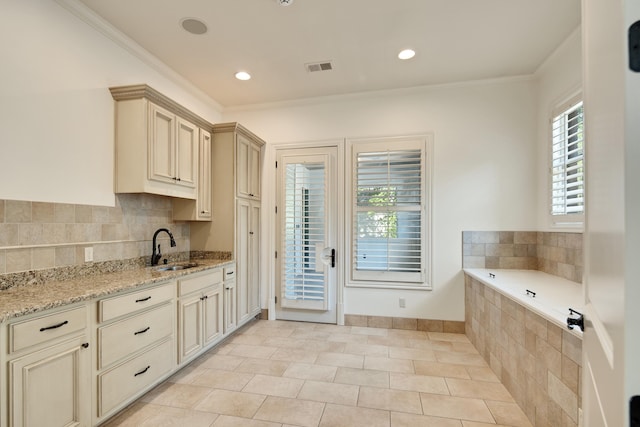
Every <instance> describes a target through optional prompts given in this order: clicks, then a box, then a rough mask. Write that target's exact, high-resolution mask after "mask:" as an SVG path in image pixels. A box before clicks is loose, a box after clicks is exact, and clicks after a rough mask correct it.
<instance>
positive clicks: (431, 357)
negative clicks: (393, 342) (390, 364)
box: [389, 347, 436, 362]
mask: <svg viewBox="0 0 640 427" xmlns="http://www.w3.org/2000/svg"><path fill="white" fill-rule="evenodd" d="M389 357H390V358H391V359H408V360H426V361H429V362H435V361H436V354H435V352H434V351H433V350H424V349H419V348H407V347H389Z"/></svg>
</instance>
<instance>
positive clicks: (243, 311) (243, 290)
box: [235, 199, 252, 325]
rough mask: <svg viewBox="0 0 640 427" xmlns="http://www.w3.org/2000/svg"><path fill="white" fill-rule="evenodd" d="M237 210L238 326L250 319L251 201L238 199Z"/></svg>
mask: <svg viewBox="0 0 640 427" xmlns="http://www.w3.org/2000/svg"><path fill="white" fill-rule="evenodd" d="M237 206H238V207H237V210H236V254H235V255H236V266H237V267H236V275H237V276H236V280H237V282H236V287H237V298H238V302H237V305H238V324H239V325H241V324H243V323H244V322H245V321H247V320H248V319H249V317H250V314H251V312H250V309H249V280H250V279H249V276H250V274H251V268H250V261H249V259H250V255H251V251H250V249H251V247H250V243H251V236H252V234H251V233H252V231H251V201H250V200H244V199H238V202H237Z"/></svg>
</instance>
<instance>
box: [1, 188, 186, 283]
mask: <svg viewBox="0 0 640 427" xmlns="http://www.w3.org/2000/svg"><path fill="white" fill-rule="evenodd" d="M172 215H173V213H172V202H171V199H170V198H168V197H163V196H155V195H149V194H118V195H116V205H115V206H114V207H107V206H90V205H74V204H66V203H45V202H30V201H17V200H0V274H7V273H18V272H23V271H30V270H44V269H49V268H54V267H68V266H78V265H83V264H86V263H85V262H84V259H85V248H87V247H92V248H93V260H94V262H104V261H115V260H123V259H132V258H139V257H146V256H149V257H150V256H151V249H152V248H151V239H152V237H153V233H154V231H155V230H157V229H158V228H162V227H166V228H168V229H169V230H171V232H172V234H173V236H174V238H175V240H176V244H177V245H176V247H174V248H172V247H170V245H169V237H168V236H167V235H166V234H165V233H162V234H160V235H159V236H158V243H160V244H161V245H162V252H163V254H167V255H174V254H178V253H183V252H186V253H188V252H189V249H190V240H189V233H190V229H189V223H187V222H174V221H173V219H172Z"/></svg>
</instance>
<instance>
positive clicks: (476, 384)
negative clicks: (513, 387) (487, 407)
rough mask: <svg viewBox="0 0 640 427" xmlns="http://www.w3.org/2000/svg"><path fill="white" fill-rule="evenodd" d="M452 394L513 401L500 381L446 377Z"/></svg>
mask: <svg viewBox="0 0 640 427" xmlns="http://www.w3.org/2000/svg"><path fill="white" fill-rule="evenodd" d="M446 381H447V386H449V391H450V392H451V395H452V396H459V397H474V398H478V399H485V400H498V401H503V402H513V397H511V394H509V392H508V391H507V389H506V388H505V386H503V385H502V384H501V383H496V382H488V381H474V380H460V379H455V378H447V379H446Z"/></svg>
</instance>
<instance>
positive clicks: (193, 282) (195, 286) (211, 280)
mask: <svg viewBox="0 0 640 427" xmlns="http://www.w3.org/2000/svg"><path fill="white" fill-rule="evenodd" d="M216 283H222V270H221V269H217V270H213V271H208V272H207V273H205V274H201V275H198V276H194V277H188V278H186V279H180V280H178V294H179V295H180V296H182V295H187V294H190V293H191V292H195V291H199V290H202V289H204V288H206V287H207V286H211V285H215V284H216Z"/></svg>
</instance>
